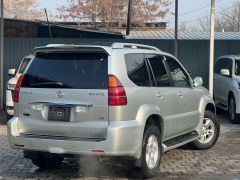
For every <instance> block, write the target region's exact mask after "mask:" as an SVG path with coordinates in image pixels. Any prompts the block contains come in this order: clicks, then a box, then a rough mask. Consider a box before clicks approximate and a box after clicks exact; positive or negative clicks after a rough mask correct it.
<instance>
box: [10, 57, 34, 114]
mask: <svg viewBox="0 0 240 180" xmlns="http://www.w3.org/2000/svg"><path fill="white" fill-rule="evenodd" d="M32 58H33V55H32V54H31V55H27V56H25V57H24V58H23V59H22V61H21V63H20V66H19V68H18V70H17V71H16V69H15V68H14V69H9V70H8V75H10V76H13V77H12V78H11V79H10V80H9V81H8V83H7V90H6V109H7V113H8V115H10V116H13V115H14V108H13V105H14V102H13V99H12V92H13V91H14V89H15V86H16V84H17V81H18V78H19V77H20V76H21V75H22V73H23V72H24V70H25V68H26V67H27V65H28V63H29V62H30V61H31V59H32Z"/></svg>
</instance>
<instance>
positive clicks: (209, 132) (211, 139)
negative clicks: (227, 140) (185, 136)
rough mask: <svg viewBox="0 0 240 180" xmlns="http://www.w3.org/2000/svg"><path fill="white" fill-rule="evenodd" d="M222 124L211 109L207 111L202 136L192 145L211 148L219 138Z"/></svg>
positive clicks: (196, 147) (198, 147)
mask: <svg viewBox="0 0 240 180" xmlns="http://www.w3.org/2000/svg"><path fill="white" fill-rule="evenodd" d="M219 133H220V124H219V121H218V120H217V117H216V115H215V114H214V113H213V112H211V111H206V112H205V115H204V119H203V126H202V132H201V136H200V137H199V138H198V139H196V140H195V141H193V142H191V143H190V145H191V146H192V147H193V148H195V149H199V150H202V149H208V148H211V147H212V146H213V145H214V144H215V143H216V142H217V140H218V136H219Z"/></svg>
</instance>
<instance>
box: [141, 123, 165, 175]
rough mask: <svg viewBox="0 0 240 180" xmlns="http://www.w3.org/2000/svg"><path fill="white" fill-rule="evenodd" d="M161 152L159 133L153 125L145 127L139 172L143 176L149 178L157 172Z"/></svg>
mask: <svg viewBox="0 0 240 180" xmlns="http://www.w3.org/2000/svg"><path fill="white" fill-rule="evenodd" d="M161 153H162V145H161V134H160V132H159V129H158V128H157V127H156V126H155V125H149V126H147V127H146V129H145V132H144V136H143V144H142V157H141V167H140V170H141V173H142V176H143V177H144V178H150V177H153V176H155V175H156V174H157V172H158V169H159V166H160V160H161Z"/></svg>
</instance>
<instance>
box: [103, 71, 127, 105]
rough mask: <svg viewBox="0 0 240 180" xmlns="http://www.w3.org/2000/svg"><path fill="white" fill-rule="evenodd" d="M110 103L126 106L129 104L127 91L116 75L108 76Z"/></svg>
mask: <svg viewBox="0 0 240 180" xmlns="http://www.w3.org/2000/svg"><path fill="white" fill-rule="evenodd" d="M108 105H109V106H124V105H127V96H126V91H125V89H124V88H123V86H122V84H121V82H120V81H119V80H118V78H117V77H116V76H114V75H109V76H108Z"/></svg>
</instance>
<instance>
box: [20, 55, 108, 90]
mask: <svg viewBox="0 0 240 180" xmlns="http://www.w3.org/2000/svg"><path fill="white" fill-rule="evenodd" d="M107 58H108V56H107V55H106V54H104V53H74V52H73V53H70V52H65V53H56V52H55V53H41V54H38V55H37V56H36V57H35V58H34V59H33V61H32V63H31V64H30V66H29V68H28V70H27V72H26V74H25V75H24V80H23V84H22V87H28V88H68V89H107V85H108V82H107V80H108V61H107Z"/></svg>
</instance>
